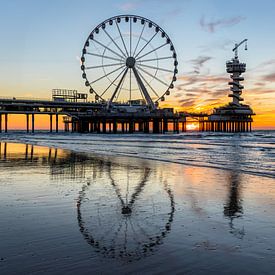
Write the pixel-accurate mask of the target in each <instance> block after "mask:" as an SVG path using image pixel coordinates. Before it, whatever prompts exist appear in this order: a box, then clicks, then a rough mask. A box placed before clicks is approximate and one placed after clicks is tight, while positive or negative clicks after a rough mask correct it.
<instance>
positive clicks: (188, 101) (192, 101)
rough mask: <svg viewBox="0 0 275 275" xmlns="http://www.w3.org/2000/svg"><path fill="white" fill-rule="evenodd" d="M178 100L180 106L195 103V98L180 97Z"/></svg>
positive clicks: (189, 105)
mask: <svg viewBox="0 0 275 275" xmlns="http://www.w3.org/2000/svg"><path fill="white" fill-rule="evenodd" d="M179 102H180V106H181V107H191V106H194V105H195V104H196V100H195V99H182V100H180V101H179Z"/></svg>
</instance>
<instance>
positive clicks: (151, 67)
mask: <svg viewBox="0 0 275 275" xmlns="http://www.w3.org/2000/svg"><path fill="white" fill-rule="evenodd" d="M139 66H142V67H146V68H150V69H155V70H159V71H164V72H168V73H174V71H172V70H167V69H164V68H159V67H155V66H149V65H144V64H139Z"/></svg>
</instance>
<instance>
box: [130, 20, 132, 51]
mask: <svg viewBox="0 0 275 275" xmlns="http://www.w3.org/2000/svg"><path fill="white" fill-rule="evenodd" d="M131 54H132V20H131V17H130V56H131Z"/></svg>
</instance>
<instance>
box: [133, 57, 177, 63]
mask: <svg viewBox="0 0 275 275" xmlns="http://www.w3.org/2000/svg"><path fill="white" fill-rule="evenodd" d="M171 58H173V56H164V57H158V58H151V59H144V60H139V61H138V62H150V61H158V60H164V59H171Z"/></svg>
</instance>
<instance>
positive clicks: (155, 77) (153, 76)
mask: <svg viewBox="0 0 275 275" xmlns="http://www.w3.org/2000/svg"><path fill="white" fill-rule="evenodd" d="M138 69H140V70H141V71H143V72H144V73H146V74H147V75H149V76H151V77H152V78H154V79H156V80H157V81H158V82H160V83H161V84H163V85H165V86H169V85H168V84H167V83H165V82H164V81H162V80H161V79H159V78H158V77H157V76H155V75H152V74H151V73H149V72H147V71H146V70H144V69H143V68H140V67H139V66H138Z"/></svg>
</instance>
